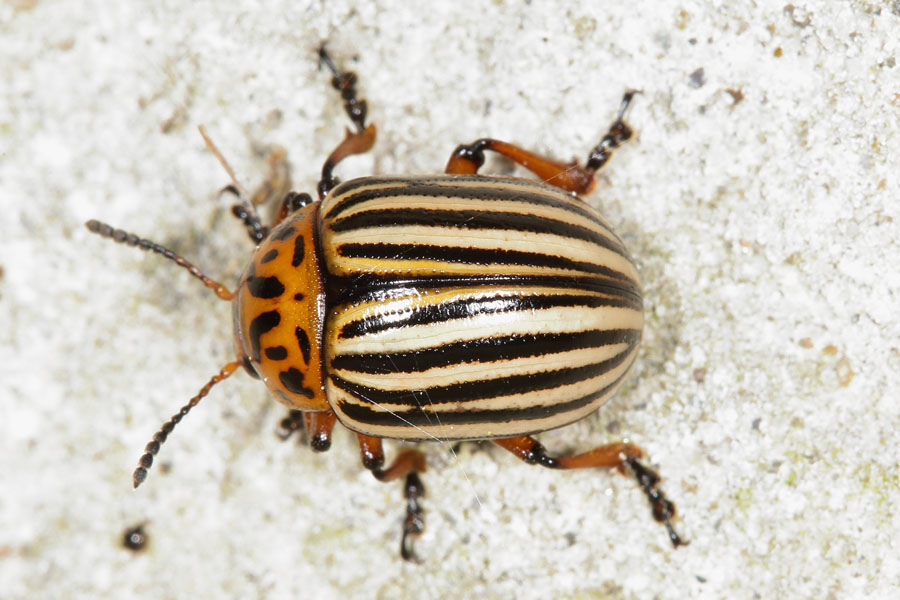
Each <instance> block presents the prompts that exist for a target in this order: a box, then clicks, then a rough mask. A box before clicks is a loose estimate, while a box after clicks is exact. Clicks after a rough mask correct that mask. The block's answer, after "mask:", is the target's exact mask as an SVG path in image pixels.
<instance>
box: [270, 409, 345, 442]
mask: <svg viewBox="0 0 900 600" xmlns="http://www.w3.org/2000/svg"><path fill="white" fill-rule="evenodd" d="M336 420H337V417H335V416H334V412H333V411H327V412H303V411H301V410H292V411H290V412H289V413H288V414H287V416H286V417H285V418H283V419H282V420H281V422H280V423H279V424H278V429H277V430H276V432H275V435H277V436H278V437H279V438H281V439H282V440H287V439H288V438H289V437H291V435H293V433H294V432H295V431H297V432H299V434H300V435H301V440H300V443H301V444H305V443H307V442H308V443H309V446H310V448H312V449H313V450H315V451H316V452H325V451H326V450H328V449H329V448H331V430H332V429H334V423H335V421H336Z"/></svg>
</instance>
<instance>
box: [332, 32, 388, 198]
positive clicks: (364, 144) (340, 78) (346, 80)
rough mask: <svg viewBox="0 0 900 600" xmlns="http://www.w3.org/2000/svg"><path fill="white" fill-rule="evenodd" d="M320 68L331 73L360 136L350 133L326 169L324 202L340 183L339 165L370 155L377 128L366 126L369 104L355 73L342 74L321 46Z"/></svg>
mask: <svg viewBox="0 0 900 600" xmlns="http://www.w3.org/2000/svg"><path fill="white" fill-rule="evenodd" d="M319 64H320V65H325V66H326V67H327V68H328V70H329V71H331V86H332V87H333V88H334V89H336V90H337V91H339V92H340V93H341V98H342V99H343V100H344V110H345V111H347V116H349V117H350V120H351V121H353V124H354V125H355V126H356V132H351V131H350V130H349V129H348V130H347V131H346V133H345V134H344V141H342V142H341V143H340V144H338V147H337V148H335V149H334V151H333V152H332V153H331V154H330V155H329V156H328V158H327V159H326V160H325V164H324V165H322V179H320V180H319V185H318V192H319V198H320V199H321V198H324V197H325V196H326V195H327V194H328V192H330V191H331V189H332V188H334V186H336V185H337V184H338V183H339V181H338V179H337V178H336V177H335V176H334V174H333V171H334V168H335V167H336V166H337V164H338V163H339V162H341V161H342V160H343V159H344V158H346V157H348V156H350V155H353V154H362V153H364V152H368V151H369V150H370V149H371V148H372V145H373V144H375V125H374V124H373V123H369V125H368V126H366V112H367V104H366V101H365V100H363V99H361V98H359V97H357V91H356V82H357V77H356V73H353V72H352V71H339V70H338V68H337V67H336V66H335V65H334V63H333V62H332V60H331V57H330V56H328V52H327V51H326V50H325V44H324V43H323V44H322V45H321V46H319Z"/></svg>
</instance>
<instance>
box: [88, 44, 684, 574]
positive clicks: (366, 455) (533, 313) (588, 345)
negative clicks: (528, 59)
mask: <svg viewBox="0 0 900 600" xmlns="http://www.w3.org/2000/svg"><path fill="white" fill-rule="evenodd" d="M319 61H320V66H321V65H324V66H325V67H327V69H328V70H329V71H330V72H331V84H332V86H333V87H334V88H335V89H336V90H337V91H338V92H340V94H341V97H342V99H343V102H344V109H345V111H346V113H347V115H348V116H349V118H350V121H351V122H352V123H353V126H354V129H353V130H350V129H348V130H347V132H346V135H345V138H344V139H343V141H342V142H341V143H340V144H338V146H337V147H336V148H335V150H334V151H333V152H332V153H331V155H329V156H328V158H327V159H326V161H325V163H324V165H323V167H322V174H321V179H320V180H319V183H318V189H317V192H318V199H317V200H313V198H312V197H311V196H310V195H309V194H306V193H296V192H290V193H288V194H287V195H286V196H285V197H284V199H283V200H282V202H281V204H280V206H279V209H278V211H277V214H276V217H275V218H274V220H273V222H272V223H271V225H265V224H263V222H262V219H261V218H260V217H259V216H258V214H257V211H256V203H255V202H252V201H249V200H248V199H247V197H246V195H245V194H243V193H242V192H241V191H240V188H239V186H238V184H237V183H236V181H235V183H234V184H233V185H231V186H228V188H227V189H229V190H230V191H232V192H234V193H235V194H236V195H237V196H238V200H239V201H238V202H237V203H235V204H234V205H233V207H232V212H233V213H234V215H235V216H236V217H238V218H239V219H240V220H241V221H242V222H243V224H244V225H245V227H246V229H247V232H248V234H249V236H250V238H251V240H252V241H253V242H254V243H255V244H257V247H256V250H255V251H254V252H253V255H252V258H251V260H250V264H249V266H248V267H247V268H246V270H245V272H244V273H243V276H242V277H241V279H240V282H239V283H238V285H237V288H236V289H235V290H234V291H231V290H229V289H228V288H227V287H226V286H224V285H223V284H221V283H218V282H217V281H215V280H213V279H210V278H209V277H207V276H206V275H204V274H203V273H202V272H201V271H200V270H199V269H198V268H197V267H195V266H194V265H192V264H191V263H189V262H188V261H186V260H185V259H184V258H182V257H181V256H179V255H177V254H175V253H174V252H172V251H171V250H168V249H166V248H164V247H162V246H160V245H158V244H156V243H154V242H151V241H149V240H146V239H142V238H140V237H138V236H136V235H134V234H131V233H128V232H126V231H123V230H121V229H115V228H113V227H111V226H109V225H106V224H104V223H101V222H99V221H96V220H90V221H88V222H87V223H86V225H87V228H88V229H89V230H90V231H91V232H93V233H96V234H99V235H101V236H104V237H107V238H110V239H112V240H114V241H116V242H120V243H125V244H128V245H131V246H137V247H138V248H141V249H143V250H148V251H152V252H156V253H159V254H161V255H163V256H165V257H166V258H168V259H170V260H173V261H174V262H175V263H177V264H178V265H180V266H181V267H184V268H185V269H187V270H188V271H189V272H190V273H191V274H192V275H193V276H195V277H197V278H198V279H200V280H201V281H202V282H203V284H204V285H205V286H206V287H208V288H210V289H212V290H213V291H214V292H215V294H216V295H217V296H218V297H219V298H221V299H223V300H227V301H230V302H231V303H232V314H233V325H234V351H235V357H236V359H235V360H234V361H231V362H229V363H228V364H226V365H225V366H224V367H223V368H222V369H221V370H220V371H219V373H218V374H216V375H215V376H213V377H212V378H211V379H210V381H209V382H208V383H207V384H206V385H204V386H203V388H202V389H201V390H200V391H199V393H198V394H197V395H196V396H194V397H193V398H192V399H191V400H190V401H189V402H188V403H187V404H186V405H185V406H184V407H183V408H182V409H181V410H180V411H179V412H178V413H176V414H175V415H174V416H173V417H172V418H171V419H170V420H169V421H167V422H166V423H165V424H164V425H163V426H162V428H161V429H160V430H159V431H158V432H157V433H156V434H155V435H154V436H153V439H152V441H151V442H150V443H149V444H148V445H147V447H146V448H145V452H144V454H143V456H141V458H140V461H139V464H138V467H137V468H136V470H135V472H134V477H133V483H134V487H137V486H139V485H140V484H141V483H142V482H143V481H144V480H145V479H146V477H147V472H148V469H149V468H150V466H151V465H152V464H153V458H154V456H155V455H156V454H157V453H158V452H159V449H160V446H161V444H162V443H163V442H165V440H166V438H167V437H168V435H169V434H170V433H171V432H172V430H173V429H174V427H175V425H176V424H178V423H179V422H180V421H181V419H182V418H183V417H184V416H185V415H186V414H187V413H188V412H189V411H190V410H191V409H192V408H193V407H194V406H196V404H197V403H198V402H199V401H200V400H201V399H202V398H203V397H204V396H206V395H207V394H208V393H209V391H210V389H211V388H212V387H213V386H214V385H216V384H217V383H219V382H220V381H222V380H223V379H225V378H227V377H229V376H230V375H231V374H232V373H234V372H235V371H236V370H237V369H238V368H239V367H243V369H244V370H245V371H246V372H247V373H249V374H250V375H251V376H253V377H257V378H260V379H262V381H263V382H264V383H265V384H266V386H267V387H268V389H269V391H270V392H271V393H272V395H273V396H274V397H275V399H276V400H278V401H279V402H281V403H282V404H284V405H286V406H287V407H289V408H290V409H291V413H290V415H289V417H288V418H287V419H285V421H283V428H284V429H285V430H286V432H287V433H288V434H290V432H291V431H296V430H301V429H302V430H305V431H307V432H308V433H309V443H310V445H311V447H312V448H313V449H314V450H317V451H324V450H327V449H328V448H329V446H330V444H331V432H332V429H333V428H334V426H335V424H336V423H337V422H340V423H341V424H342V425H343V426H345V427H347V428H349V429H350V430H352V431H353V432H354V433H355V434H356V436H357V439H358V443H359V448H360V453H361V458H362V463H363V466H364V467H365V468H366V469H368V470H369V471H371V472H372V474H373V475H374V476H375V478H376V479H379V480H381V481H393V480H398V479H403V480H405V486H404V490H405V497H406V501H407V508H406V511H407V512H406V519H405V522H404V525H403V532H402V538H401V542H400V550H401V556H402V557H403V558H404V559H407V560H414V559H416V557H415V555H414V553H413V548H412V540H413V538H414V537H415V536H417V535H418V534H420V533H421V532H422V531H423V530H424V526H425V522H424V511H423V509H422V504H421V500H422V498H423V497H424V493H425V488H424V485H423V484H422V481H421V479H420V477H419V473H421V472H423V471H424V470H425V467H426V461H425V456H424V455H423V453H422V452H421V451H419V450H418V449H405V450H403V451H402V452H400V453H399V455H398V456H397V457H396V458H395V459H394V461H393V462H392V463H391V464H390V465H389V466H388V467H385V466H384V465H385V460H384V451H383V449H382V439H384V438H390V439H395V440H402V441H422V440H441V441H447V440H490V441H492V442H494V443H495V444H497V445H498V446H500V447H501V448H504V449H505V450H507V451H509V452H511V453H512V454H514V455H515V456H517V457H518V458H519V459H521V460H523V461H524V462H526V463H528V464H538V465H541V466H544V467H549V468H555V469H579V468H589V467H600V468H606V469H614V470H616V471H618V472H620V473H622V474H630V475H631V476H633V477H634V478H635V479H636V480H637V482H638V484H639V485H640V487H641V489H642V490H643V492H644V494H645V495H646V496H647V498H648V500H649V501H650V504H651V507H652V512H653V517H654V518H655V519H656V520H657V521H659V522H660V523H662V524H663V525H664V526H665V527H666V529H667V532H668V536H669V538H670V540H671V542H672V544H673V545H674V546H675V547H678V546H679V545H682V544H684V543H686V542H684V541H683V540H682V539H681V538H680V537H679V535H678V534H677V533H676V532H675V529H674V528H673V526H672V519H673V517H674V516H675V506H674V504H673V503H672V502H670V501H669V500H668V499H667V498H666V497H665V495H664V494H663V492H662V491H661V489H660V487H659V476H658V475H657V474H656V472H654V471H653V470H652V469H650V468H649V467H647V466H645V465H644V464H642V463H641V462H640V461H639V459H640V458H642V456H643V451H642V450H641V448H639V447H638V446H636V445H634V444H631V443H625V442H618V443H612V444H607V445H603V446H599V447H597V448H594V449H592V450H589V451H587V452H584V453H581V454H577V455H575V456H552V455H551V454H549V453H548V452H547V451H546V450H545V449H544V447H543V446H542V445H541V444H540V443H539V442H538V441H536V440H535V439H534V438H533V437H531V436H532V435H533V434H535V433H539V432H541V431H546V430H548V429H553V428H557V427H562V426H564V425H568V424H570V423H573V422H575V421H578V420H580V419H582V418H584V417H586V416H587V415H590V414H592V413H594V412H595V411H596V410H597V409H598V408H599V407H600V406H601V405H602V404H603V403H604V402H605V401H606V400H607V399H608V398H609V397H610V396H611V395H612V394H613V393H614V392H615V390H616V389H617V388H618V387H619V385H620V384H621V383H622V381H623V380H624V378H625V376H626V374H627V373H628V371H629V369H630V368H631V365H632V363H633V362H634V360H635V357H636V355H637V351H638V346H639V344H640V341H641V336H642V329H643V312H642V295H641V287H640V283H639V280H638V273H637V270H636V268H635V266H634V264H633V262H632V260H631V258H630V255H629V253H628V251H627V250H626V248H625V245H624V243H623V242H622V239H621V238H620V237H619V236H618V235H617V234H616V233H615V232H614V231H613V229H612V227H610V225H609V224H608V223H607V222H606V220H604V219H603V217H602V216H601V215H600V214H599V213H598V212H596V211H595V210H594V209H592V208H591V207H590V206H589V205H588V204H587V203H586V202H584V201H583V200H582V199H581V198H580V196H583V195H586V194H588V193H590V192H591V191H592V190H593V188H594V186H595V182H596V178H595V173H596V171H597V170H598V169H600V168H601V167H602V166H603V165H604V164H605V163H606V162H607V161H608V160H609V158H610V156H611V155H612V153H613V151H614V150H615V149H616V148H618V147H619V146H620V145H621V144H623V143H624V142H626V141H627V140H628V139H630V138H631V137H632V129H631V127H630V126H629V125H628V124H627V123H626V122H625V120H624V118H625V114H626V111H627V109H628V107H629V105H630V104H631V102H632V99H633V97H634V95H635V94H636V93H638V92H637V91H629V92H627V93H626V94H625V95H624V97H623V100H622V103H621V106H620V108H619V110H618V114H617V116H616V118H615V120H614V122H613V123H612V125H611V126H610V128H609V130H608V132H607V133H606V134H605V135H604V136H603V138H602V139H601V141H600V142H599V144H597V146H596V147H594V148H593V150H592V151H591V152H590V154H589V156H588V160H587V162H586V164H585V165H584V166H580V165H579V164H578V163H577V162H572V163H563V162H560V161H556V160H552V159H549V158H546V157H543V156H540V155H538V154H535V153H533V152H530V151H527V150H525V149H522V148H520V147H518V146H515V145H512V144H509V143H506V142H502V141H499V140H495V139H490V138H483V139H479V140H477V141H475V142H473V143H471V144H465V145H461V146H459V147H457V148H456V150H454V152H453V153H452V155H451V157H450V159H449V161H448V163H447V165H446V168H445V172H444V173H443V174H440V175H427V176H406V175H404V176H370V177H360V178H357V179H352V180H349V181H346V182H343V183H341V182H340V181H339V180H338V178H337V177H336V176H335V175H334V169H335V167H336V166H337V165H338V164H339V163H340V162H341V161H342V160H343V159H344V158H346V157H347V156H350V155H354V154H361V153H364V152H367V151H368V150H369V149H370V148H371V147H372V146H373V144H374V142H375V137H376V129H375V125H374V124H372V123H368V124H367V122H366V121H367V120H366V117H367V105H366V101H365V100H364V99H361V98H360V97H359V95H358V92H357V89H356V84H357V77H356V75H355V74H354V73H353V72H350V71H340V70H339V69H338V68H337V67H336V66H335V64H334V63H333V61H332V60H331V58H330V57H329V55H328V53H327V52H326V50H325V47H324V45H323V46H322V47H320V49H319ZM201 134H203V135H204V138H206V135H205V134H204V133H203V131H202V129H201ZM206 139H207V144H208V145H209V146H210V148H211V149H212V150H213V152H214V153H215V154H216V156H217V157H218V158H219V160H220V162H222V164H223V166H224V167H225V168H226V169H227V170H228V171H229V173H231V170H230V168H229V167H228V165H227V163H226V162H225V160H224V158H222V156H221V154H220V153H218V150H217V149H216V148H215V147H214V145H212V143H211V142H210V141H209V139H208V138H206ZM486 151H491V152H495V153H498V154H499V155H501V156H504V157H506V158H507V159H509V160H511V161H513V162H514V163H517V164H519V165H521V166H522V167H524V168H526V169H527V170H529V171H531V172H532V173H534V174H535V175H537V177H539V178H540V179H541V181H540V182H538V181H532V180H528V179H522V178H516V177H506V176H504V177H499V176H485V175H481V174H479V173H478V171H479V169H480V168H481V167H482V165H483V163H484V160H485V154H484V153H485V152H486ZM232 180H233V181H234V177H233V176H232Z"/></svg>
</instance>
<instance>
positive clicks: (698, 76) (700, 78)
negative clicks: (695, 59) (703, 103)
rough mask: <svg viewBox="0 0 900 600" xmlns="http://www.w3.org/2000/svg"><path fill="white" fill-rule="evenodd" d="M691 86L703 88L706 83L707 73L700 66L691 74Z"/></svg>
mask: <svg viewBox="0 0 900 600" xmlns="http://www.w3.org/2000/svg"><path fill="white" fill-rule="evenodd" d="M690 80H691V87H695V88H701V87H703V86H704V85H705V84H706V73H704V71H703V67H700V68H699V69H697V70H696V71H694V72H693V73H691V75H690Z"/></svg>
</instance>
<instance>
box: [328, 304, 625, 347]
mask: <svg viewBox="0 0 900 600" xmlns="http://www.w3.org/2000/svg"><path fill="white" fill-rule="evenodd" d="M574 306H578V307H584V308H597V307H600V306H620V307H628V308H636V307H635V306H634V302H631V301H629V299H628V298H627V297H626V298H622V297H620V298H605V297H598V296H579V295H570V294H557V295H537V294H532V295H527V296H510V295H497V296H481V297H475V298H464V299H462V300H456V301H453V302H441V303H439V304H423V305H421V306H413V307H412V308H410V309H407V310H405V311H403V313H402V314H397V313H390V314H388V313H381V314H375V315H373V316H371V317H365V318H362V319H357V320H355V321H350V322H349V323H347V324H345V325H344V326H343V327H341V329H340V331H339V332H338V337H339V338H341V339H349V338H355V337H361V336H364V335H368V334H372V333H378V332H380V331H387V330H389V329H397V328H400V327H413V326H416V325H429V324H432V323H441V322H444V321H451V320H454V319H465V318H467V317H474V316H478V315H488V314H494V313H504V312H516V311H522V312H530V311H534V310H547V309H551V308H569V307H574Z"/></svg>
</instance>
